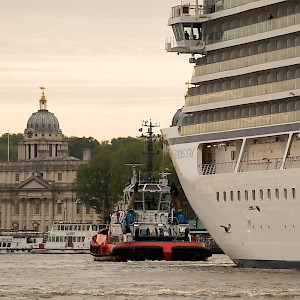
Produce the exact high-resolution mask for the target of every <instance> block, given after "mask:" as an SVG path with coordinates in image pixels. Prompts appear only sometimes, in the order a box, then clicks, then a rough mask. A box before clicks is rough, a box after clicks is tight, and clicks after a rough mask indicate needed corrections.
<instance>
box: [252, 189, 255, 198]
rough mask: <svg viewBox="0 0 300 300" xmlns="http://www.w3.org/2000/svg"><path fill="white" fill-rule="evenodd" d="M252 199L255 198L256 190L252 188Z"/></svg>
mask: <svg viewBox="0 0 300 300" xmlns="http://www.w3.org/2000/svg"><path fill="white" fill-rule="evenodd" d="M252 199H253V200H255V190H252Z"/></svg>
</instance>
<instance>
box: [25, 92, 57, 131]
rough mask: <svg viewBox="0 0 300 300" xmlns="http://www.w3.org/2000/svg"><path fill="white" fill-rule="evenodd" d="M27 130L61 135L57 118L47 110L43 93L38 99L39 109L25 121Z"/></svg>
mask: <svg viewBox="0 0 300 300" xmlns="http://www.w3.org/2000/svg"><path fill="white" fill-rule="evenodd" d="M28 129H31V130H34V131H35V132H47V133H61V130H60V128H59V122H58V120H57V118H56V117H55V115H54V114H53V113H51V112H49V111H48V110H47V100H46V98H45V94H44V91H43V93H42V97H41V99H40V109H39V110H38V111H37V112H35V113H33V114H32V116H31V117H30V118H29V119H28V121H27V130H28Z"/></svg>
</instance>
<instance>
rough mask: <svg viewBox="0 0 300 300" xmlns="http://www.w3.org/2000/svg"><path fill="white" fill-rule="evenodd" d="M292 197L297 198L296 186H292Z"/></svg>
mask: <svg viewBox="0 0 300 300" xmlns="http://www.w3.org/2000/svg"><path fill="white" fill-rule="evenodd" d="M292 197H293V199H295V198H296V189H295V188H292Z"/></svg>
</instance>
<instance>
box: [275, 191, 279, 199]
mask: <svg viewBox="0 0 300 300" xmlns="http://www.w3.org/2000/svg"><path fill="white" fill-rule="evenodd" d="M275 197H276V199H279V189H275Z"/></svg>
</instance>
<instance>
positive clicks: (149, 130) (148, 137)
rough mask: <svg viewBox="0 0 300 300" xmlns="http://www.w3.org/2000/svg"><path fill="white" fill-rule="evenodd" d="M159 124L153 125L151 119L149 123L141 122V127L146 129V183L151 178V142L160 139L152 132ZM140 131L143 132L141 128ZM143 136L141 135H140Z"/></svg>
mask: <svg viewBox="0 0 300 300" xmlns="http://www.w3.org/2000/svg"><path fill="white" fill-rule="evenodd" d="M159 126H160V125H159V124H156V123H155V124H153V123H152V121H151V119H150V121H149V122H148V121H143V123H142V127H147V135H146V141H147V179H146V181H147V182H151V181H152V176H153V142H154V141H156V139H157V138H159V137H160V135H155V134H154V132H153V128H154V127H159ZM140 131H143V128H140ZM142 136H143V135H142Z"/></svg>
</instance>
